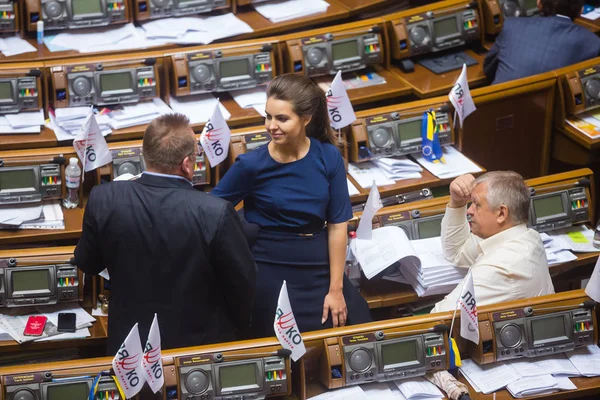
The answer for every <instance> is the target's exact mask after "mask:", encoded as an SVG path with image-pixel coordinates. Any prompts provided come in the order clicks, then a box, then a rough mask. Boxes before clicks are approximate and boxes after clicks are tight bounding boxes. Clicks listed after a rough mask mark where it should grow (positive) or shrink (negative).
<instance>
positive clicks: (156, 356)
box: [142, 314, 165, 393]
mask: <svg viewBox="0 0 600 400" xmlns="http://www.w3.org/2000/svg"><path fill="white" fill-rule="evenodd" d="M142 371H143V374H144V380H145V381H146V382H148V386H150V389H152V392H154V393H156V392H158V391H159V390H161V389H162V387H163V385H164V384H165V377H164V375H163V364H162V354H161V344H160V328H159V326H158V317H157V315H156V314H154V319H153V320H152V325H151V326H150V332H148V339H147V340H146V346H144V356H143V357H142Z"/></svg>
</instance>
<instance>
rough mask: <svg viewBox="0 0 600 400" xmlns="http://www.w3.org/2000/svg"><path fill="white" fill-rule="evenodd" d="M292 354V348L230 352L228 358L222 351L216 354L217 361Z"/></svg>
mask: <svg viewBox="0 0 600 400" xmlns="http://www.w3.org/2000/svg"><path fill="white" fill-rule="evenodd" d="M290 355H292V351H291V350H290V349H279V350H277V351H271V352H264V353H254V354H229V355H228V356H227V358H225V356H224V355H223V354H222V353H217V354H215V362H223V361H228V360H230V359H234V360H235V359H239V358H249V357H253V358H254V357H269V356H277V357H282V358H287V357H289V356H290Z"/></svg>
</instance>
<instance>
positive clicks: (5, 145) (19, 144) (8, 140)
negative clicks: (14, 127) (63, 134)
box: [0, 127, 58, 150]
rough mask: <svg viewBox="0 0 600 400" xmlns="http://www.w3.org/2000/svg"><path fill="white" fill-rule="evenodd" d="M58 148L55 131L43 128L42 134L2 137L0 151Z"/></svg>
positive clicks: (0, 138)
mask: <svg viewBox="0 0 600 400" xmlns="http://www.w3.org/2000/svg"><path fill="white" fill-rule="evenodd" d="M56 146H58V140H56V135H54V131H52V130H51V129H48V128H46V127H43V128H42V131H41V132H40V133H22V134H21V133H19V134H14V135H0V150H20V149H36V148H41V147H56Z"/></svg>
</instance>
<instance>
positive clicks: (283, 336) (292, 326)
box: [273, 281, 306, 361]
mask: <svg viewBox="0 0 600 400" xmlns="http://www.w3.org/2000/svg"><path fill="white" fill-rule="evenodd" d="M273 329H274V330H275V336H277V339H278V340H279V343H281V346H283V348H284V349H288V350H290V351H291V352H292V354H291V357H292V360H294V361H298V359H299V358H300V357H302V356H303V355H304V353H306V348H305V347H304V340H303V339H302V335H301V334H300V330H299V329H298V324H297V323H296V318H294V311H293V310H292V305H291V304H290V298H289V296H288V291H287V285H286V283H285V281H283V285H281V290H280V292H279V300H277V310H276V311H275V321H274V322H273Z"/></svg>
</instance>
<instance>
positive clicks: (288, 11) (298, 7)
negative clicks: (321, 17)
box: [254, 0, 329, 23]
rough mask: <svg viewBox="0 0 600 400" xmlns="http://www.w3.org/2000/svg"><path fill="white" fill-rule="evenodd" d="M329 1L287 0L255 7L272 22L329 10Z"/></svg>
mask: <svg viewBox="0 0 600 400" xmlns="http://www.w3.org/2000/svg"><path fill="white" fill-rule="evenodd" d="M328 7H329V3H327V2H325V1H323V0H287V1H276V2H268V3H260V4H256V5H254V9H255V10H256V11H257V12H258V13H259V14H261V15H262V16H263V17H265V18H267V19H269V20H271V22H275V23H277V22H282V21H287V20H290V19H295V18H301V17H305V16H307V15H313V14H319V13H323V12H325V11H327V8H328Z"/></svg>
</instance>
